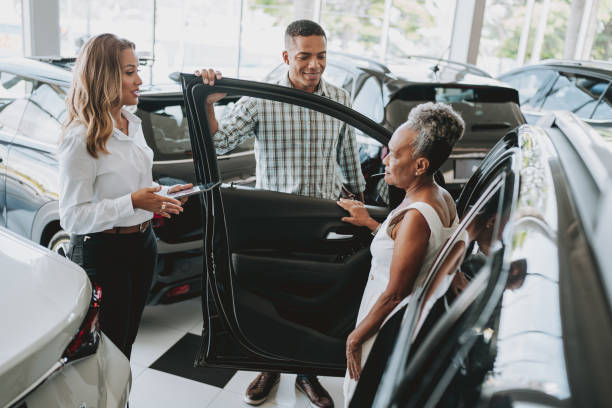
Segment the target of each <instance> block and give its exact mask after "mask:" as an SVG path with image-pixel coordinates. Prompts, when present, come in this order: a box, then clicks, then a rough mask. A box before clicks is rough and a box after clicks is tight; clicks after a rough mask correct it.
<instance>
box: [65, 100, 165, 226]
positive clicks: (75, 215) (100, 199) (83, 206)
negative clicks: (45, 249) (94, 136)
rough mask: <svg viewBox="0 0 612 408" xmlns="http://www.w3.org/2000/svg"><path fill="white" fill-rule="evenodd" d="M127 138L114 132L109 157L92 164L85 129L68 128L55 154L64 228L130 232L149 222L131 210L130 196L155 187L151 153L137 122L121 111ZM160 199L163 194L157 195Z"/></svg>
mask: <svg viewBox="0 0 612 408" xmlns="http://www.w3.org/2000/svg"><path fill="white" fill-rule="evenodd" d="M121 113H122V114H123V116H124V117H125V118H126V119H127V120H128V135H129V136H128V135H126V134H125V133H123V132H121V131H120V130H119V129H117V128H113V134H112V136H111V137H110V138H109V139H108V141H107V143H106V149H107V150H108V151H109V153H110V154H104V153H98V158H97V159H95V158H93V157H92V156H90V155H89V153H88V152H87V148H86V128H85V126H84V125H82V124H77V125H73V126H71V127H70V128H69V129H68V130H67V131H66V134H65V135H64V138H63V140H62V143H61V145H60V147H59V150H58V158H59V174H60V182H59V184H60V198H59V213H60V225H61V226H62V228H63V229H64V230H66V231H68V232H70V233H73V234H87V233H93V232H100V231H104V230H107V229H110V228H113V227H129V226H132V225H137V224H140V223H142V222H144V221H147V220H149V219H151V218H152V217H153V213H152V212H150V211H146V210H143V209H134V207H133V206H132V198H131V194H132V193H133V192H135V191H136V190H139V189H141V188H144V187H155V186H158V184H157V183H155V182H153V175H152V167H153V151H152V150H151V148H150V147H149V146H147V143H146V141H145V138H144V134H143V133H142V126H141V123H140V122H141V121H140V119H139V118H138V117H137V116H136V115H134V114H132V113H130V112H128V111H127V110H126V109H125V108H123V109H121ZM160 193H162V192H161V191H160Z"/></svg>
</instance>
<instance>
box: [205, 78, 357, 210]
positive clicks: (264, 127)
mask: <svg viewBox="0 0 612 408" xmlns="http://www.w3.org/2000/svg"><path fill="white" fill-rule="evenodd" d="M277 83H278V84H280V85H284V86H291V83H290V82H289V78H288V76H283V77H282V79H281V80H280V81H278V82H277ZM315 94H317V95H322V96H324V97H327V98H330V99H332V100H334V101H336V102H339V103H342V104H344V105H346V106H350V98H349V95H348V93H347V92H346V91H345V90H343V89H340V88H337V87H335V86H333V85H331V84H328V83H326V82H324V81H323V80H322V79H321V82H320V84H319V87H318V88H317V90H316V91H315ZM250 137H255V158H256V161H257V168H256V177H257V182H256V185H255V187H256V188H259V189H264V190H273V191H280V192H283V193H292V194H300V195H305V196H312V197H319V198H326V199H332V200H335V199H337V198H338V197H340V191H341V189H342V184H343V183H346V184H347V185H348V187H349V188H350V190H351V191H352V192H353V193H359V192H361V191H363V190H365V180H364V178H363V175H362V174H361V165H360V162H359V150H358V145H357V141H356V139H355V131H354V129H353V128H352V127H351V126H348V125H345V124H344V122H342V121H340V120H338V119H334V118H332V117H331V116H327V115H324V114H322V113H319V112H316V111H313V110H310V109H306V108H302V107H299V106H295V105H291V104H287V103H283V102H277V101H271V100H266V99H259V98H252V97H246V96H245V97H242V98H240V100H238V102H236V104H235V105H234V107H233V108H232V110H231V111H230V113H229V114H228V115H226V116H225V118H224V119H223V120H219V130H218V131H217V132H216V133H215V134H214V136H213V140H214V143H215V146H216V150H217V154H225V153H227V152H229V151H230V150H233V149H234V148H235V147H237V146H238V145H240V144H241V143H242V142H244V141H245V140H246V139H248V138H250ZM340 140H341V145H340V146H338V145H339V142H340Z"/></svg>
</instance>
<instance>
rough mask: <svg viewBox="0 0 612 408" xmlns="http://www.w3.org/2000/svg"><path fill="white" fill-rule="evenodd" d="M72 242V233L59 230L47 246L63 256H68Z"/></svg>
mask: <svg viewBox="0 0 612 408" xmlns="http://www.w3.org/2000/svg"><path fill="white" fill-rule="evenodd" d="M69 244H70V234H68V233H67V232H66V231H64V230H59V231H57V232H56V233H55V235H53V236H52V237H51V240H50V241H49V245H47V248H49V249H50V250H52V251H53V252H57V253H58V254H60V255H61V256H66V254H67V253H68V245H69Z"/></svg>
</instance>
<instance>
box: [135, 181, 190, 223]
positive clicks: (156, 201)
mask: <svg viewBox="0 0 612 408" xmlns="http://www.w3.org/2000/svg"><path fill="white" fill-rule="evenodd" d="M160 190H161V186H158V187H145V188H141V189H140V190H136V191H135V192H133V193H132V207H134V208H141V209H143V210H147V211H151V212H154V213H157V214H159V215H161V216H163V217H166V218H170V214H179V213H181V212H183V207H181V202H180V201H179V200H175V199H174V198H170V197H165V196H162V195H159V194H155V193H157V192H158V191H160Z"/></svg>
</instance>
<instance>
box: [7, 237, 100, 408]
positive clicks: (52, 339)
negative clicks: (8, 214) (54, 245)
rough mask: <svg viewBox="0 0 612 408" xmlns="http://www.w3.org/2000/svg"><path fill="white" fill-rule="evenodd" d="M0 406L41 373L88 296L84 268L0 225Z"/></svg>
mask: <svg viewBox="0 0 612 408" xmlns="http://www.w3.org/2000/svg"><path fill="white" fill-rule="evenodd" d="M0 271H1V272H0V277H1V279H2V281H1V283H0V304H1V310H2V313H1V314H0V331H1V332H2V336H1V337H0V406H4V405H5V404H7V403H9V402H10V401H11V400H12V399H13V398H15V397H16V396H18V395H19V394H20V393H21V392H22V391H23V390H24V389H26V388H27V387H28V386H30V385H31V384H32V383H33V382H35V381H36V380H37V379H38V378H40V377H41V376H43V375H44V374H45V373H46V372H47V371H48V370H49V369H50V368H51V367H52V366H53V365H54V364H55V363H56V362H57V361H58V360H59V359H60V358H61V356H62V354H63V351H64V350H65V348H66V346H67V345H68V344H69V342H70V341H71V340H72V338H73V337H74V335H75V334H76V333H77V331H78V328H79V326H80V325H81V323H82V321H83V319H84V318H85V315H86V313H87V310H88V308H89V302H90V299H91V285H90V283H89V279H88V278H87V275H86V274H85V272H84V271H83V270H82V269H81V268H80V267H79V266H77V265H76V264H74V263H72V262H70V261H69V260H67V259H66V258H63V257H61V256H59V255H57V254H54V253H52V252H51V251H49V250H46V249H45V248H43V247H41V246H39V245H36V244H33V243H31V242H29V241H27V240H25V239H23V238H21V237H19V236H17V235H16V234H13V233H12V232H9V231H7V230H6V229H4V228H0Z"/></svg>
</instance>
